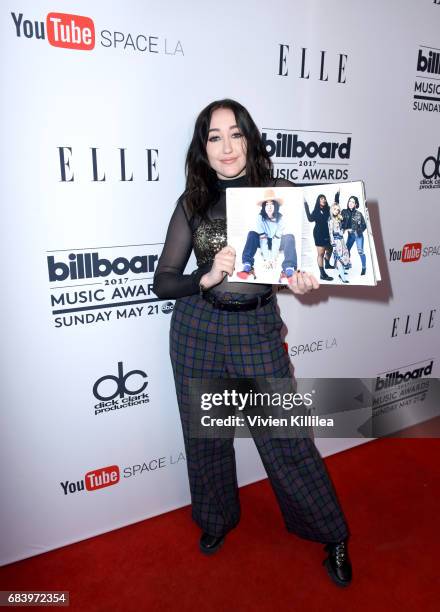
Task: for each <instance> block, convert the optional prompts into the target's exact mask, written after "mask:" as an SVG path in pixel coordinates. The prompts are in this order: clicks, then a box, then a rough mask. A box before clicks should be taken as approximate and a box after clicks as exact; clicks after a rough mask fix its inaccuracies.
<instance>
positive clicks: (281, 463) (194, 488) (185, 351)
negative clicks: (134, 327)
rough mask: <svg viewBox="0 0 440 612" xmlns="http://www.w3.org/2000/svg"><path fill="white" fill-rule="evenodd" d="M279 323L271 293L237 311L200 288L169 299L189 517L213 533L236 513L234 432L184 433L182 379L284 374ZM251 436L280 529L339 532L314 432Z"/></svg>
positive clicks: (319, 534) (186, 414) (313, 536)
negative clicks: (278, 513) (224, 435)
mask: <svg viewBox="0 0 440 612" xmlns="http://www.w3.org/2000/svg"><path fill="white" fill-rule="evenodd" d="M234 297H235V298H237V295H236V294H235V296H234ZM282 326H283V322H282V319H281V317H280V316H279V314H278V312H277V310H276V301H275V297H274V298H272V300H271V302H270V303H269V304H267V305H265V306H263V307H261V308H257V309H256V310H251V311H243V312H230V311H222V310H219V309H216V308H213V306H212V305H211V304H210V303H208V302H206V301H205V300H203V299H202V298H201V297H200V296H199V295H192V296H189V297H185V298H179V299H177V300H176V302H175V306H174V311H173V314H172V319H171V328H170V357H171V362H172V366H173V373H174V380H175V384H176V392H177V400H178V404H179V411H180V418H181V422H182V429H183V437H184V441H185V451H186V458H187V468H188V476H189V484H190V491H191V501H192V517H193V519H194V520H195V522H196V523H197V524H198V525H199V527H200V528H201V529H202V530H203V531H204V532H207V533H209V534H211V535H213V536H221V535H223V534H226V533H227V532H228V531H230V530H231V529H233V528H234V527H235V526H236V525H237V524H238V522H239V520H240V501H239V496H238V487H237V475H236V466H235V454H234V447H233V439H232V438H227V439H224V438H214V439H208V438H206V439H201V438H194V437H193V438H191V437H190V436H189V422H190V412H191V401H190V393H189V383H190V380H191V379H192V378H198V379H209V378H226V377H233V378H240V377H245V378H252V377H256V376H259V377H262V376H267V377H272V378H278V377H289V376H291V374H290V360H289V357H288V355H287V354H286V352H285V350H284V347H283V345H282V341H281V336H280V331H281V328H282ZM193 409H194V408H193ZM198 409H199V410H200V406H199V407H198ZM254 441H255V444H256V445H257V449H258V452H259V454H260V457H261V459H262V462H263V465H264V467H265V469H266V472H267V475H268V477H269V480H270V483H271V485H272V488H273V490H274V492H275V496H276V498H277V501H278V504H279V506H280V509H281V513H282V516H283V519H284V522H285V525H286V528H287V530H288V531H290V532H293V533H295V534H297V535H298V536H300V537H303V538H306V539H309V540H315V541H318V542H322V543H327V542H339V541H341V540H343V539H345V538H346V537H347V536H348V528H347V524H346V521H345V518H344V515H343V513H342V510H341V507H340V505H339V503H338V500H337V497H336V494H335V491H334V489H333V486H332V483H331V481H330V478H329V475H328V473H327V470H326V467H325V464H324V462H323V460H322V458H321V455H320V454H319V451H318V449H317V448H316V446H315V444H314V442H313V440H312V439H310V438H307V437H304V438H293V439H290V438H273V437H271V436H270V435H264V436H261V437H260V436H255V437H254Z"/></svg>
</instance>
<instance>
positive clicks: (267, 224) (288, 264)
mask: <svg viewBox="0 0 440 612" xmlns="http://www.w3.org/2000/svg"><path fill="white" fill-rule="evenodd" d="M264 197H265V199H264V200H263V201H261V202H258V205H259V206H261V210H260V212H259V213H258V215H257V221H256V224H255V230H251V231H250V232H248V235H247V238H246V244H245V246H244V249H243V255H242V262H243V269H242V271H241V272H237V276H238V277H239V278H242V279H244V280H246V279H247V278H249V276H250V275H252V276H253V277H254V279H255V278H256V276H255V270H254V258H255V253H256V252H257V249H258V248H260V250H261V255H262V256H263V261H264V263H263V268H264V269H265V270H270V269H274V268H276V267H277V260H278V258H279V254H280V251H282V252H283V253H284V258H283V262H282V264H281V276H280V282H283V281H285V280H287V279H289V278H290V277H291V276H293V274H294V272H295V270H296V268H297V256H296V247H295V237H294V235H293V234H287V233H285V229H286V226H285V223H284V219H283V215H282V214H281V213H280V206H281V205H282V204H283V200H282V199H280V198H275V192H274V190H273V189H266V191H265V192H264Z"/></svg>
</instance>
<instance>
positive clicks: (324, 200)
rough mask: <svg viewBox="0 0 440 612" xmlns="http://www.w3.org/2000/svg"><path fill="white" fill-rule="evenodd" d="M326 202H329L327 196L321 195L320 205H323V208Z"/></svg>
mask: <svg viewBox="0 0 440 612" xmlns="http://www.w3.org/2000/svg"><path fill="white" fill-rule="evenodd" d="M326 204H327V199H326V197H325V196H321V197H320V198H319V205H320V206H321V208H322V207H324V206H325V205H326Z"/></svg>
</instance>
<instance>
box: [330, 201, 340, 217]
mask: <svg viewBox="0 0 440 612" xmlns="http://www.w3.org/2000/svg"><path fill="white" fill-rule="evenodd" d="M340 212H341V209H340V208H339V206H338V205H337V204H335V205H334V206H332V214H333V216H334V217H337V216H338V215H339V213H340Z"/></svg>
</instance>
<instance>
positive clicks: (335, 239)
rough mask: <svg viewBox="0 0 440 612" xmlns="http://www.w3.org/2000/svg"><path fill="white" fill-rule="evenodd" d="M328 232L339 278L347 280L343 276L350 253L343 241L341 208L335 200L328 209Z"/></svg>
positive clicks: (348, 262)
mask: <svg viewBox="0 0 440 612" xmlns="http://www.w3.org/2000/svg"><path fill="white" fill-rule="evenodd" d="M328 232H329V235H330V242H331V245H332V247H333V255H334V258H335V264H336V268H337V269H338V272H339V278H340V279H341V281H342V282H343V283H348V282H349V281H348V280H347V279H345V278H344V274H346V273H347V270H348V268H349V266H350V255H349V253H348V249H347V247H346V245H345V241H344V229H343V219H342V215H341V209H340V208H339V204H337V203H336V202H335V203H334V204H333V206H332V207H331V209H330V218H329V220H328Z"/></svg>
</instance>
